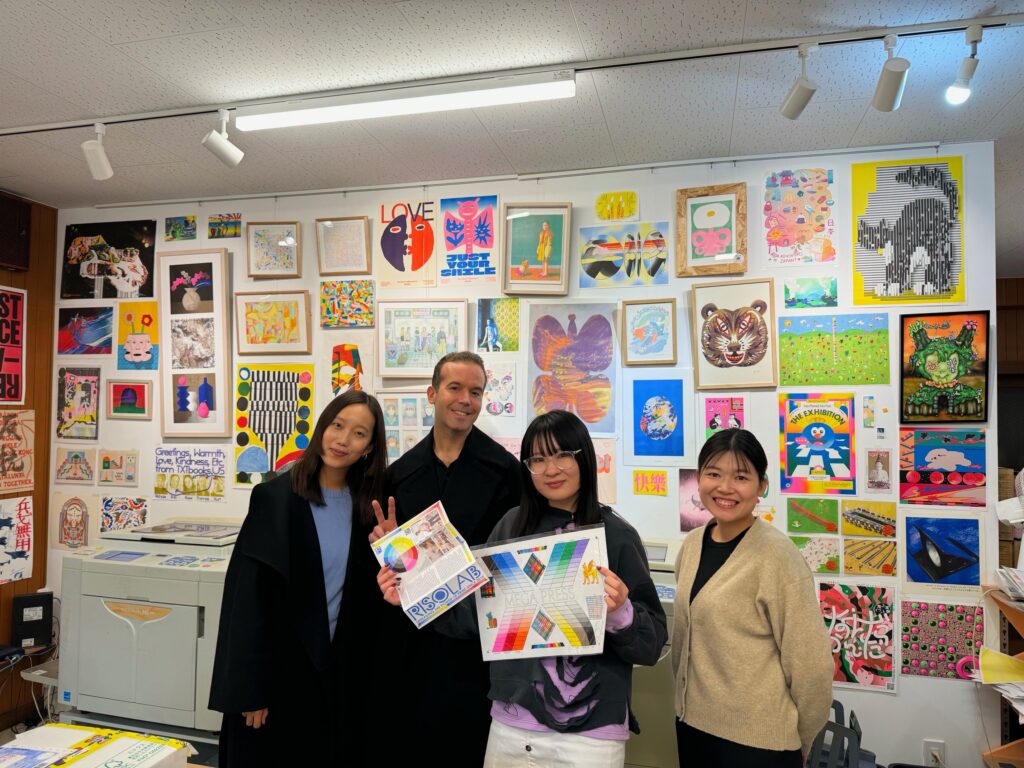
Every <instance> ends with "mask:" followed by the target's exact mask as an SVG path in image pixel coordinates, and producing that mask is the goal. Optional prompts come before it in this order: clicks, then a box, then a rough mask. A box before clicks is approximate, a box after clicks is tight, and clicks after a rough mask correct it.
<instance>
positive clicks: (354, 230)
mask: <svg viewBox="0 0 1024 768" xmlns="http://www.w3.org/2000/svg"><path fill="white" fill-rule="evenodd" d="M316 257H317V262H318V263H319V266H320V274H321V275H368V274H370V218H369V217H368V216H336V217H333V218H325V219H317V220H316Z"/></svg>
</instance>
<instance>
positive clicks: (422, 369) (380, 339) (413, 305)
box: [377, 299, 468, 379]
mask: <svg viewBox="0 0 1024 768" xmlns="http://www.w3.org/2000/svg"><path fill="white" fill-rule="evenodd" d="M466 307H467V305H466V300H465V299H455V300H446V301H381V302H379V303H378V305H377V314H378V318H379V323H380V326H379V328H378V329H377V360H378V368H379V373H380V375H381V376H382V377H383V378H406V379H409V378H429V377H430V376H431V375H432V374H433V373H434V366H435V365H436V364H437V361H438V360H440V359H441V358H442V357H444V356H445V355H446V354H448V353H449V352H454V351H456V350H460V349H465V348H466V346H467V327H468V323H467V317H466V312H467V309H466Z"/></svg>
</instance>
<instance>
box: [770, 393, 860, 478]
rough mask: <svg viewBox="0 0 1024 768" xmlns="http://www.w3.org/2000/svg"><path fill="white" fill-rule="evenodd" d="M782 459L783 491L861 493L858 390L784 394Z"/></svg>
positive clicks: (780, 408) (781, 428) (781, 431)
mask: <svg viewBox="0 0 1024 768" xmlns="http://www.w3.org/2000/svg"><path fill="white" fill-rule="evenodd" d="M779 463H780V466H781V475H782V477H781V489H782V492H783V493H806V494H814V495H822V494H841V495H844V496H846V495H848V496H853V495H855V494H856V493H857V478H856V473H857V460H856V457H855V454H854V419H853V394H852V393H849V392H824V393H799V392H786V393H782V394H780V395H779Z"/></svg>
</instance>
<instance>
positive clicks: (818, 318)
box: [779, 313, 889, 387]
mask: <svg viewBox="0 0 1024 768" xmlns="http://www.w3.org/2000/svg"><path fill="white" fill-rule="evenodd" d="M779 368H780V381H779V385H780V386H783V387H797V386H807V385H825V386H829V385H836V386H849V385H854V384H888V383H889V318H888V315H887V314H882V313H863V314H855V315H796V316H783V317H780V318H779Z"/></svg>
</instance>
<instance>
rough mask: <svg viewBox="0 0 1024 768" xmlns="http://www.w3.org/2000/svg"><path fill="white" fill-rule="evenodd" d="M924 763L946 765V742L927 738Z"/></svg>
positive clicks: (924, 745)
mask: <svg viewBox="0 0 1024 768" xmlns="http://www.w3.org/2000/svg"><path fill="white" fill-rule="evenodd" d="M922 745H923V747H924V765H938V766H944V765H945V764H946V742H944V741H942V740H941V739H925V740H924V741H923V742H922Z"/></svg>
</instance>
